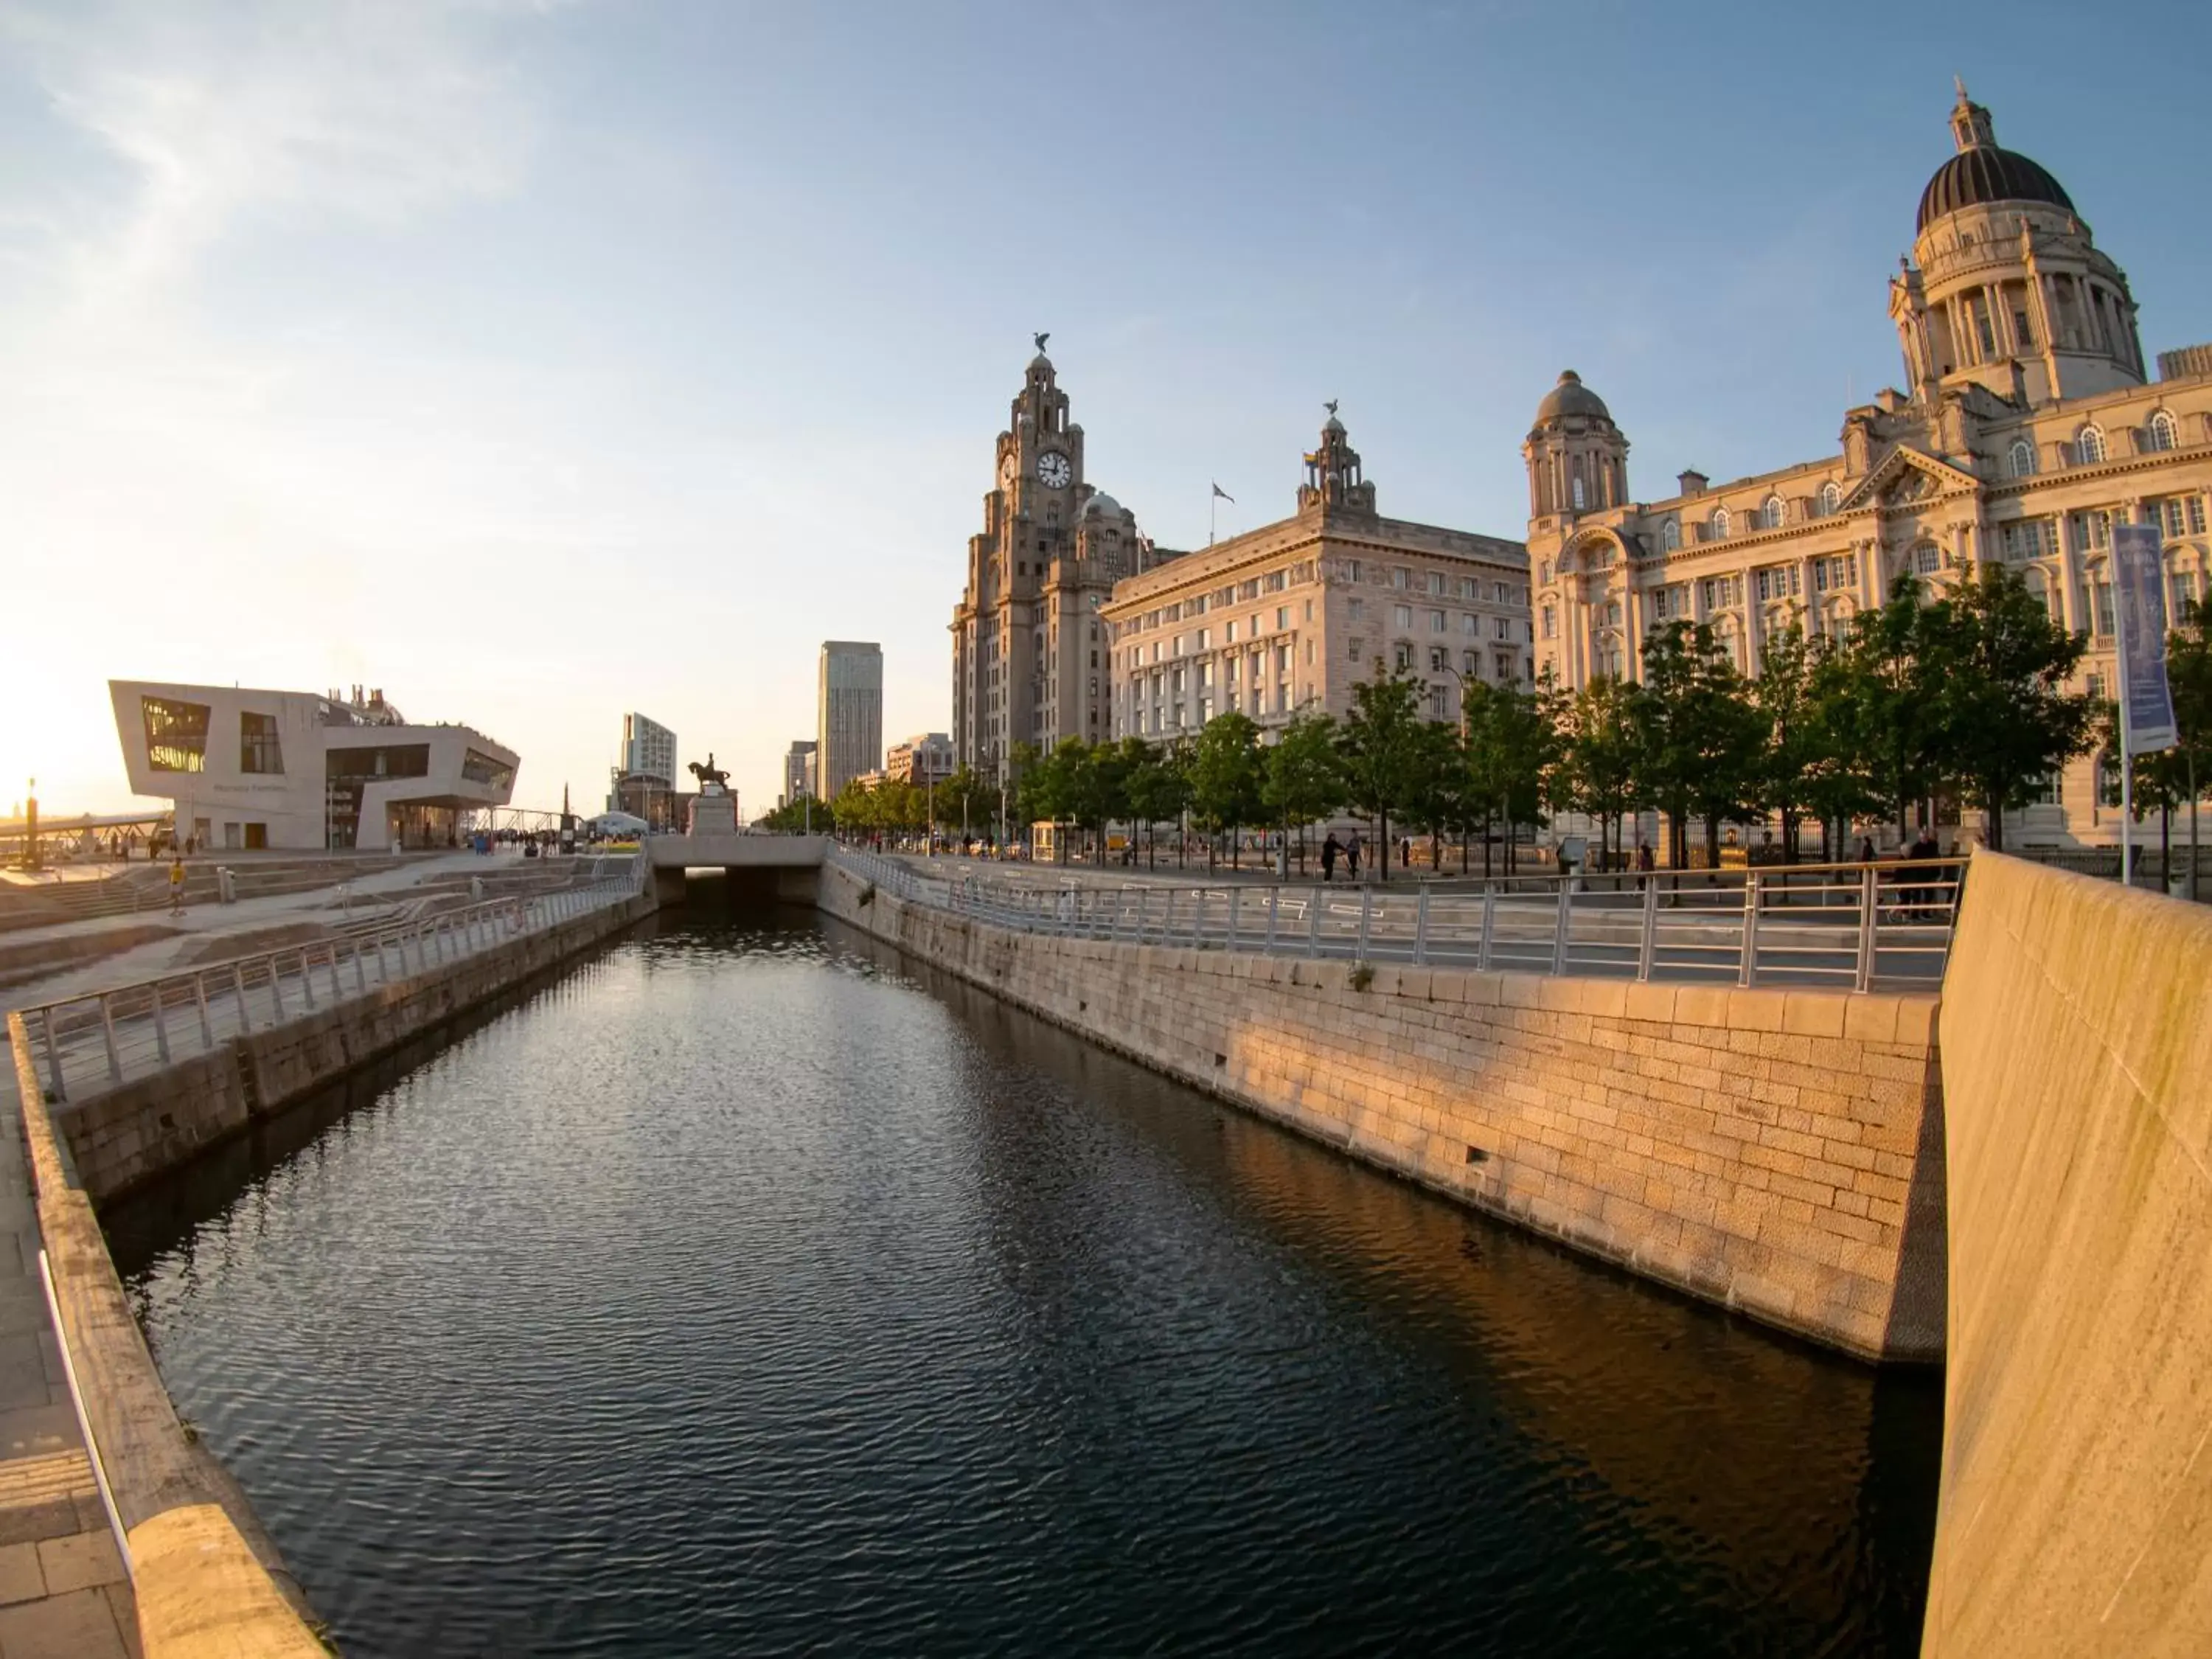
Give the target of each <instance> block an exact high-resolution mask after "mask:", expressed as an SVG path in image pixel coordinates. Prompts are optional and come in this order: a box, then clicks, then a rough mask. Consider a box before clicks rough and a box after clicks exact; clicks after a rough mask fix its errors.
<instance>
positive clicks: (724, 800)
mask: <svg viewBox="0 0 2212 1659" xmlns="http://www.w3.org/2000/svg"><path fill="white" fill-rule="evenodd" d="M690 833H691V834H693V835H695V836H734V835H736V834H737V833H738V801H737V797H736V796H734V795H730V794H726V793H722V792H721V791H720V790H716V791H715V792H714V793H712V794H702V795H701V796H700V797H699V798H698V799H696V800H695V801H693V802H692V803H691V823H690Z"/></svg>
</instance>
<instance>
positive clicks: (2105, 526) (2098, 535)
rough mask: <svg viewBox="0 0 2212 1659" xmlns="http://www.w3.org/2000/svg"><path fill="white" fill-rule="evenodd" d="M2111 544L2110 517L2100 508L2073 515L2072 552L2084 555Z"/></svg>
mask: <svg viewBox="0 0 2212 1659" xmlns="http://www.w3.org/2000/svg"><path fill="white" fill-rule="evenodd" d="M2111 545H2112V514H2111V513H2107V512H2106V511H2105V510H2104V509H2102V508H2101V507H2100V508H2099V509H2097V510H2096V511H2094V512H2090V513H2075V515H2074V550H2075V551H2076V552H2077V553H2086V552H2088V551H2090V550H2092V549H2095V548H2104V547H2110V546H2111Z"/></svg>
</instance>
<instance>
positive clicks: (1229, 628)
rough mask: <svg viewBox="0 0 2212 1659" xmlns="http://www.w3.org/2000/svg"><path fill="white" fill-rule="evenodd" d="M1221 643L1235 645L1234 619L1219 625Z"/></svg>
mask: <svg viewBox="0 0 2212 1659" xmlns="http://www.w3.org/2000/svg"><path fill="white" fill-rule="evenodd" d="M1221 641H1222V643H1223V644H1225V645H1234V644H1236V643H1237V619H1236V618H1235V617H1231V618H1230V619H1229V620H1228V621H1227V622H1225V623H1223V624H1222V625H1221Z"/></svg>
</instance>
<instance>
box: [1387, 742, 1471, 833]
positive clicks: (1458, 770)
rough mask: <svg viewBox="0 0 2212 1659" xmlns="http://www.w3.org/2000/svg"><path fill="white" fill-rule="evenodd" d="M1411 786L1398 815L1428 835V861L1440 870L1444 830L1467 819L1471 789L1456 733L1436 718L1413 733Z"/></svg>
mask: <svg viewBox="0 0 2212 1659" xmlns="http://www.w3.org/2000/svg"><path fill="white" fill-rule="evenodd" d="M1414 751H1415V752H1414V759H1413V788H1412V789H1411V790H1410V791H1409V792H1408V793H1407V796H1406V799H1405V801H1404V803H1403V805H1401V807H1400V809H1399V816H1400V817H1401V818H1402V819H1403V820H1404V821H1405V822H1406V823H1407V824H1409V825H1411V826H1412V827H1413V828H1414V829H1418V830H1419V831H1420V833H1421V834H1422V835H1424V836H1427V837H1428V841H1429V862H1430V866H1431V868H1434V869H1437V870H1441V869H1442V868H1443V858H1442V857H1441V855H1440V853H1439V848H1440V844H1441V842H1442V839H1443V835H1444V832H1445V831H1447V830H1456V829H1460V828H1462V826H1463V825H1464V824H1465V823H1467V822H1468V812H1469V811H1471V810H1472V803H1473V792H1472V791H1471V790H1470V789H1469V787H1468V772H1467V762H1466V757H1465V755H1464V753H1463V752H1462V750H1461V747H1460V739H1459V733H1458V732H1457V731H1456V730H1455V728H1453V727H1451V726H1446V725H1444V724H1443V723H1442V722H1440V721H1437V720H1424V721H1422V722H1421V725H1420V727H1419V730H1418V731H1417V732H1415V733H1414Z"/></svg>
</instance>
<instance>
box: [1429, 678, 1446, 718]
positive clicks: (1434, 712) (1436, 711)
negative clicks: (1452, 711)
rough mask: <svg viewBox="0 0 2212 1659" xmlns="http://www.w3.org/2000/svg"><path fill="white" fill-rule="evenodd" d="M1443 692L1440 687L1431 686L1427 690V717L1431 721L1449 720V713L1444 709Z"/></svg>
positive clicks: (1442, 688)
mask: <svg viewBox="0 0 2212 1659" xmlns="http://www.w3.org/2000/svg"><path fill="white" fill-rule="evenodd" d="M1444 691H1445V688H1444V687H1443V686H1441V685H1432V686H1431V687H1430V688H1429V717H1430V718H1431V720H1448V719H1449V718H1450V715H1449V711H1447V710H1446V708H1444Z"/></svg>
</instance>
